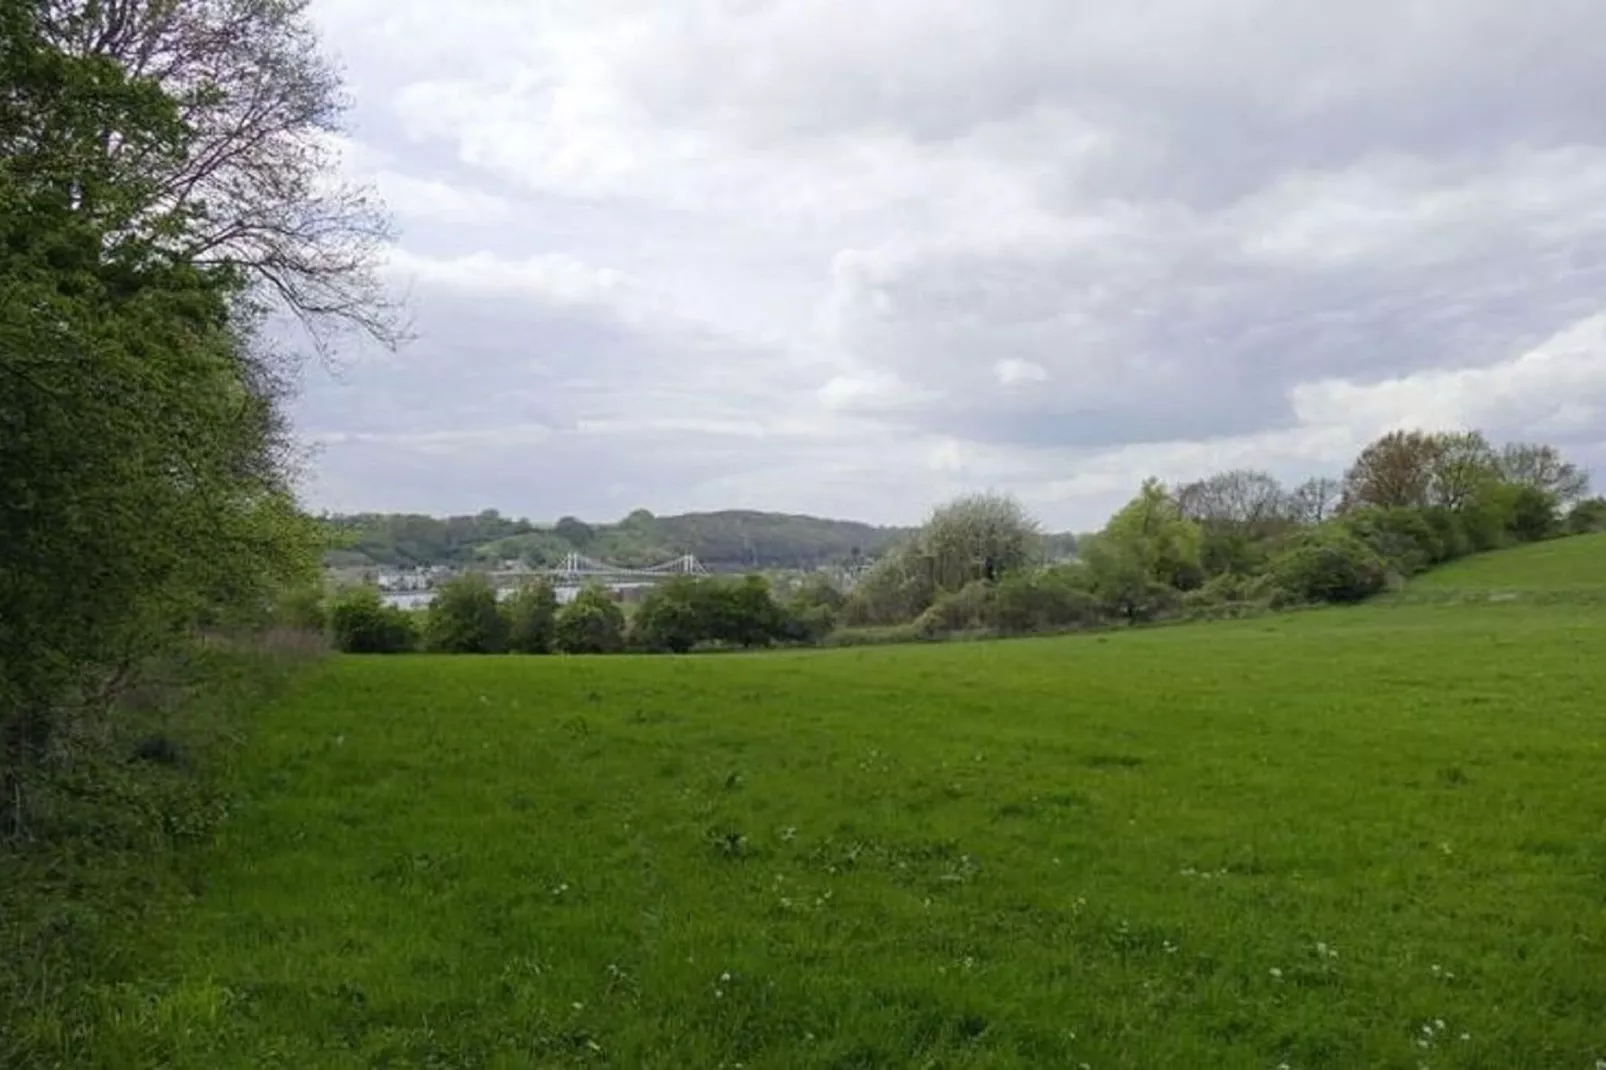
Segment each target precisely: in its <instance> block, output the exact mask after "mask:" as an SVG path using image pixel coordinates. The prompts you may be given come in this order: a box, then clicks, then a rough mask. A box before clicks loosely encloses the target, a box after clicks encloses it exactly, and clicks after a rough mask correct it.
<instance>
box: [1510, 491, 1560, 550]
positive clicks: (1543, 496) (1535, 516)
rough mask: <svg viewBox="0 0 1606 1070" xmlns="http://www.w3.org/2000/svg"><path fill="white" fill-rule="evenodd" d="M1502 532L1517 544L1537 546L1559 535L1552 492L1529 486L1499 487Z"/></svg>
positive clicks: (1557, 512)
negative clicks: (1536, 544)
mask: <svg viewBox="0 0 1606 1070" xmlns="http://www.w3.org/2000/svg"><path fill="white" fill-rule="evenodd" d="M1499 486H1500V489H1501V490H1502V491H1503V497H1504V499H1505V500H1504V502H1503V505H1504V508H1505V513H1506V531H1507V532H1508V533H1509V534H1510V535H1511V537H1512V538H1514V539H1516V540H1517V541H1518V542H1539V541H1540V540H1542V539H1548V538H1550V537H1551V536H1552V535H1556V534H1558V533H1559V532H1560V531H1561V515H1560V509H1559V508H1558V505H1559V503H1558V501H1557V498H1556V495H1555V492H1554V491H1550V490H1546V489H1545V488H1543V487H1539V486H1535V485H1533V484H1531V483H1503V484H1500V485H1499Z"/></svg>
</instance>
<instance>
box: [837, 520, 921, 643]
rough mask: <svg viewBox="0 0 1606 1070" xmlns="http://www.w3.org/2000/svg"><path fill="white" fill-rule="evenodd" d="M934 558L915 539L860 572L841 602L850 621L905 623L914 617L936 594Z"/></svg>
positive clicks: (844, 615) (844, 616) (858, 623)
mask: <svg viewBox="0 0 1606 1070" xmlns="http://www.w3.org/2000/svg"><path fill="white" fill-rule="evenodd" d="M932 575H933V569H932V561H931V558H930V557H928V556H927V555H926V554H924V553H923V552H921V549H920V546H919V544H918V543H917V542H916V540H914V539H909V540H908V541H906V542H904V543H901V544H900V545H897V546H895V547H893V548H892V549H890V550H888V551H887V552H886V553H884V554H882V555H881V556H880V557H879V558H877V559H876V561H875V563H874V564H872V565H871V566H870V567H869V568H867V569H865V570H864V571H863V572H862V573H860V574H859V577H858V579H857V580H856V581H855V582H854V584H853V588H852V590H850V591H849V592H848V596H847V598H846V599H845V600H844V601H843V604H842V620H843V622H844V623H846V624H850V625H863V624H902V623H906V622H908V621H911V620H914V619H915V617H917V616H919V615H920V614H921V613H922V612H923V611H924V610H925V608H926V607H927V606H929V605H931V603H932V601H933V600H934V599H935V598H936V597H937V586H936V583H935V582H934V581H933V579H932Z"/></svg>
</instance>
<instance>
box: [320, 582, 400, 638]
mask: <svg viewBox="0 0 1606 1070" xmlns="http://www.w3.org/2000/svg"><path fill="white" fill-rule="evenodd" d="M329 631H330V633H331V638H333V640H334V644H335V647H336V649H339V650H343V651H345V652H346V653H348V654H404V653H407V652H408V651H410V650H413V649H415V648H416V647H417V645H418V629H417V627H416V626H415V625H414V623H413V618H412V616H411V615H410V614H409V613H407V612H406V611H405V610H402V609H398V608H396V607H395V606H387V605H385V603H384V602H383V601H381V600H380V597H379V592H378V591H377V590H375V589H374V588H372V587H351V588H348V589H347V590H345V591H342V592H341V593H340V594H339V595H337V596H336V597H335V600H334V604H333V605H332V606H331V607H330V609H329Z"/></svg>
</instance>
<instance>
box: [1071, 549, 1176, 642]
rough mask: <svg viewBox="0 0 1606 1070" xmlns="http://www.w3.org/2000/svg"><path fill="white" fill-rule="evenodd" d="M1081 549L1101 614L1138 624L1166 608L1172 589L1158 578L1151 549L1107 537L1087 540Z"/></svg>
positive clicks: (1089, 582) (1088, 579)
mask: <svg viewBox="0 0 1606 1070" xmlns="http://www.w3.org/2000/svg"><path fill="white" fill-rule="evenodd" d="M1081 546H1082V560H1083V562H1084V566H1083V567H1085V568H1086V569H1087V585H1088V589H1089V591H1090V593H1091V594H1092V595H1093V596H1094V598H1095V599H1096V600H1097V602H1096V604H1097V605H1098V607H1099V609H1100V611H1101V612H1102V613H1104V614H1107V615H1109V616H1111V617H1115V618H1119V619H1123V620H1125V621H1126V622H1127V623H1129V624H1136V623H1138V622H1139V621H1143V620H1147V619H1149V618H1150V617H1152V616H1154V614H1155V613H1156V612H1157V611H1158V610H1159V609H1160V608H1162V607H1163V606H1164V604H1165V602H1166V599H1167V597H1168V595H1169V594H1170V593H1171V592H1172V590H1173V588H1172V587H1171V586H1170V585H1169V584H1167V583H1165V582H1163V581H1161V580H1160V579H1158V578H1156V575H1155V573H1156V558H1155V554H1154V551H1153V548H1152V547H1151V546H1149V545H1146V544H1144V543H1143V542H1139V541H1136V540H1130V539H1121V538H1112V537H1110V536H1109V535H1108V534H1101V535H1095V536H1092V537H1091V538H1084V539H1083V540H1082V543H1081Z"/></svg>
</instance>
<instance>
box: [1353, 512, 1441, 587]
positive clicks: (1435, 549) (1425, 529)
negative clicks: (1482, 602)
mask: <svg viewBox="0 0 1606 1070" xmlns="http://www.w3.org/2000/svg"><path fill="white" fill-rule="evenodd" d="M1344 525H1345V527H1347V528H1348V529H1349V531H1350V533H1351V534H1352V535H1354V536H1355V538H1357V539H1359V540H1360V541H1361V542H1363V543H1365V544H1366V545H1367V546H1368V547H1370V548H1371V550H1372V552H1373V553H1374V554H1376V555H1377V556H1378V557H1379V558H1381V559H1382V561H1383V564H1384V566H1385V568H1386V569H1389V570H1392V571H1395V572H1398V573H1399V574H1400V575H1402V576H1414V575H1416V574H1417V573H1418V572H1421V571H1422V570H1424V569H1426V568H1427V567H1428V566H1429V565H1431V564H1433V563H1434V562H1436V561H1442V560H1444V554H1445V547H1444V544H1443V542H1442V540H1441V539H1440V537H1439V534H1438V532H1437V531H1436V530H1435V529H1434V526H1433V524H1431V523H1429V522H1428V518H1427V516H1426V514H1425V511H1424V510H1422V509H1414V508H1408V507H1404V506H1400V507H1389V508H1383V507H1379V506H1367V507H1365V508H1362V509H1357V510H1355V511H1354V512H1352V513H1350V514H1349V516H1347V517H1345V519H1344Z"/></svg>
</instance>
